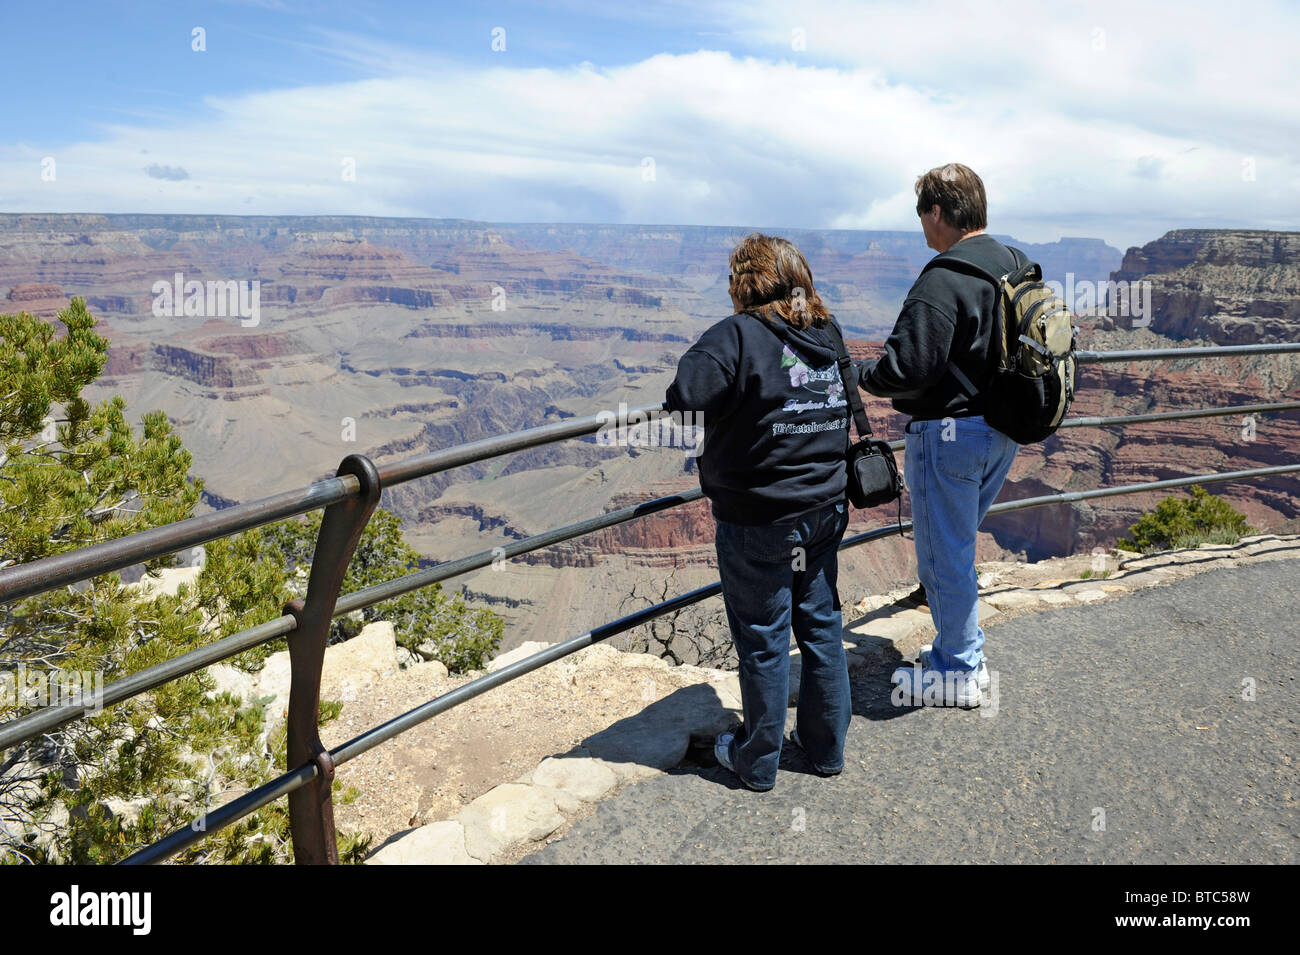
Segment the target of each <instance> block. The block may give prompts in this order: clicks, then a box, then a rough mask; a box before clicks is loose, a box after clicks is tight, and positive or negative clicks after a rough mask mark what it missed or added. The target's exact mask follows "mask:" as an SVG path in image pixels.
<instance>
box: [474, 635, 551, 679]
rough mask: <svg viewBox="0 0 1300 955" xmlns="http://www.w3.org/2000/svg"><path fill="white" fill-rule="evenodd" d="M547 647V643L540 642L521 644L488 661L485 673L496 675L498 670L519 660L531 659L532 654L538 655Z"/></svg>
mask: <svg viewBox="0 0 1300 955" xmlns="http://www.w3.org/2000/svg"><path fill="white" fill-rule="evenodd" d="M549 646H550V644H549V643H542V642H540V641H530V642H528V643H521V644H519V646H517V647H515V648H514V649H513V650H507V651H506V652H505V653H503V654H501V655H500V656H498V657H494V658H493V659H492V660H490V661H488V665H487V672H488V673H496V672H497V670H500V669H501V668H502V667H506V666H509V665H510V664H512V663H516V662H518V661H519V660H522V659H524V658H525V657H531V656H532V655H533V654H534V653H539V652H540V651H542V650H545V649H546V648H547V647H549Z"/></svg>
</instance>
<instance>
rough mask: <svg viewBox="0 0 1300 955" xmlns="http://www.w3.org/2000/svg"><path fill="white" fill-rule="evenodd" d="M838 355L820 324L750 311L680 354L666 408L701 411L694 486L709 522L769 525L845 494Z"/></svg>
mask: <svg viewBox="0 0 1300 955" xmlns="http://www.w3.org/2000/svg"><path fill="white" fill-rule="evenodd" d="M830 321H835V319H834V318H831V319H830ZM836 327H837V328H838V325H837V326H836ZM835 358H836V353H835V344H834V340H833V339H832V338H831V333H830V331H829V329H828V328H827V327H826V326H824V325H823V326H822V327H816V326H810V327H809V328H807V329H798V328H794V327H793V326H791V325H789V324H788V323H786V322H784V321H782V320H781V319H780V318H779V317H777V318H774V319H773V320H771V321H769V320H767V319H764V318H761V317H759V316H758V315H755V314H752V313H747V312H740V313H738V314H736V315H732V316H731V317H730V318H726V319H723V320H722V321H720V322H718V323H717V324H715V325H713V326H712V327H710V328H709V329H708V330H707V331H706V332H705V333H704V334H703V335H701V336H700V340H699V341H698V342H696V343H695V344H694V345H692V346H691V348H690V349H688V350H687V352H686V353H685V354H684V355H682V357H681V360H680V361H679V362H678V363H677V378H676V379H675V380H674V381H673V383H672V384H671V385H669V386H668V393H667V397H666V399H665V401H664V407H666V408H667V409H668V410H669V411H676V412H681V413H683V414H685V413H687V412H690V413H693V414H695V415H699V416H702V420H701V419H700V418H698V417H697V418H696V420H695V421H694V423H695V424H697V425H702V426H703V429H704V442H703V445H702V448H701V451H700V458H699V468H700V489H701V490H702V491H703V492H704V495H705V497H707V498H708V499H709V501H710V503H711V505H712V509H713V516H714V517H715V518H717V519H718V520H721V521H727V522H729V523H733V524H749V525H762V524H772V523H776V522H780V521H789V520H793V519H794V518H795V517H797V516H798V515H800V514H802V513H804V512H806V511H810V510H813V509H814V508H818V507H822V506H824V505H826V504H829V503H831V502H832V501H837V500H841V499H843V498H844V497H845V489H846V482H847V472H846V470H845V463H844V456H845V453H846V451H847V450H848V444H849V435H848V431H847V427H848V421H849V411H848V402H847V401H845V398H844V386H843V383H842V381H841V378H840V373H839V366H838V365H837V364H836V360H835Z"/></svg>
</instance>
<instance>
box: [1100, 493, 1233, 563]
mask: <svg viewBox="0 0 1300 955" xmlns="http://www.w3.org/2000/svg"><path fill="white" fill-rule="evenodd" d="M1129 533H1130V534H1131V535H1133V536H1132V538H1128V537H1121V538H1120V539H1119V541H1118V542H1117V544H1118V546H1120V547H1122V548H1124V549H1125V550H1133V551H1140V552H1141V553H1144V554H1148V553H1151V552H1152V551H1158V550H1170V549H1174V548H1183V547H1195V546H1197V545H1198V544H1204V543H1213V544H1235V543H1236V542H1237V541H1238V540H1240V539H1241V538H1242V537H1243V536H1246V535H1248V534H1254V533H1258V531H1257V529H1256V528H1254V527H1251V526H1250V525H1249V524H1248V523H1246V516H1245V515H1244V514H1242V513H1240V512H1239V511H1237V510H1236V509H1235V508H1234V507H1233V506H1232V505H1231V504H1229V503H1228V502H1227V501H1225V500H1223V499H1222V498H1218V497H1215V496H1214V495H1213V494H1210V493H1209V492H1208V491H1206V490H1205V488H1203V487H1201V486H1200V485H1199V484H1197V485H1193V486H1192V489H1191V497H1184V496H1181V495H1180V496H1176V497H1173V496H1171V497H1167V498H1165V499H1164V500H1163V501H1161V502H1160V503H1159V504H1157V505H1156V507H1155V509H1154V510H1151V511H1147V512H1146V513H1145V514H1143V515H1142V517H1141V518H1139V520H1138V522H1137V523H1136V524H1134V525H1133V526H1131V527H1130V528H1129Z"/></svg>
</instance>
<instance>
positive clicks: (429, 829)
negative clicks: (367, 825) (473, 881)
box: [365, 820, 483, 865]
mask: <svg viewBox="0 0 1300 955" xmlns="http://www.w3.org/2000/svg"><path fill="white" fill-rule="evenodd" d="M365 864H366V865H482V864H483V863H482V862H480V861H479V860H478V859H474V858H471V857H470V855H469V853H467V852H466V851H465V827H464V826H462V825H461V824H460V823H459V822H455V821H452V820H445V821H443V822H434V823H430V824H429V825H427V826H421V827H420V828H418V829H412V830H410V831H409V832H404V833H402V834H400V835H398V836H395V837H394V838H392V839H390V840H389V841H388V842H386V843H384V845H382V846H380V847H379V848H378V849H377V850H375V851H374V852H372V853H371V854H370V856H369V858H367V859H366V860H365Z"/></svg>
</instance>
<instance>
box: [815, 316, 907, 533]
mask: <svg viewBox="0 0 1300 955" xmlns="http://www.w3.org/2000/svg"><path fill="white" fill-rule="evenodd" d="M827 327H828V328H829V330H830V335H831V338H832V339H834V341H835V353H836V355H838V356H839V357H838V359H837V360H838V362H839V366H840V381H841V382H843V384H844V397H845V398H846V399H847V400H848V403H849V408H850V409H851V410H852V412H853V424H854V426H855V427H856V428H857V429H858V438H859V439H860V440H858V441H857V442H856V443H852V442H851V443H850V444H849V450H848V455H847V458H846V461H847V464H848V469H849V488H848V490H849V501H850V502H851V503H852V504H853V506H854V507H856V508H868V507H879V506H880V505H881V504H888V503H889V502H890V501H893V500H898V499H899V498H901V497H902V494H903V479H902V478H901V477H899V474H898V464H897V462H896V461H895V460H894V449H893V448H891V447H890V446H889V444H888V442H885V441H881V440H880V439H879V438H875V437H872V435H871V423H870V422H869V421H867V413H866V411H864V410H863V408H862V396H861V395H859V394H858V383H857V381H856V380H854V375H853V362H852V361H851V360H850V359H849V353H848V350H847V349H846V348H845V347H844V337H843V336H842V335H841V334H840V329H839V326H838V325H836V324H835V321H834V320H833V319H832V320H831V321H830V322H828V323H827Z"/></svg>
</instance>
